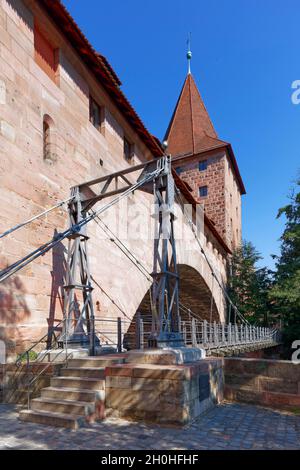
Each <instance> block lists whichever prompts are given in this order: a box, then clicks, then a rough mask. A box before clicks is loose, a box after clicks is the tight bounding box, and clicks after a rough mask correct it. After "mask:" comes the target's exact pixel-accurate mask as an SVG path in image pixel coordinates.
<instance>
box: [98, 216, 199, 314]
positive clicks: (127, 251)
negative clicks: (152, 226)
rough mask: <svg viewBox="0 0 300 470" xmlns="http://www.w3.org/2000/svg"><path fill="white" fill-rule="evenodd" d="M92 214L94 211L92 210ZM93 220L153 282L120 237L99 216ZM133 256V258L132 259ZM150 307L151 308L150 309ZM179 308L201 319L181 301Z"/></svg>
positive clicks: (149, 274) (150, 280)
mask: <svg viewBox="0 0 300 470" xmlns="http://www.w3.org/2000/svg"><path fill="white" fill-rule="evenodd" d="M92 212H93V213H94V214H95V212H94V211H92ZM96 219H97V220H99V222H100V223H101V224H102V225H104V227H105V228H104V227H103V226H102V225H100V223H98V222H97V220H96ZM94 222H96V223H97V225H98V226H99V227H100V228H101V229H102V230H103V231H104V232H106V233H107V232H109V233H110V234H111V235H112V236H113V238H110V240H111V242H112V243H114V244H115V245H116V246H117V247H118V248H119V249H120V250H121V251H122V252H123V253H124V254H125V256H127V258H128V259H129V260H130V261H131V262H132V263H133V264H134V265H135V266H136V267H137V268H138V270H139V271H140V272H141V273H142V274H143V275H144V276H145V277H146V279H147V280H148V281H149V282H151V284H152V283H153V278H152V276H151V273H150V272H149V271H148V269H147V268H146V267H145V266H144V265H143V263H142V262H141V261H140V260H139V259H138V258H137V257H136V255H135V254H134V253H132V251H130V250H129V248H128V247H127V246H126V245H125V244H124V243H123V242H122V240H120V238H118V236H117V235H116V234H115V233H114V232H113V231H112V230H111V229H110V228H109V227H108V226H107V225H106V224H105V223H104V222H103V221H102V220H101V219H100V217H99V216H97V215H96V216H95V219H94ZM116 240H117V241H118V243H119V244H120V245H121V246H119V245H118V243H117V242H116ZM132 258H133V259H132ZM149 293H150V303H151V304H152V308H153V303H152V299H151V289H149ZM152 308H151V310H152ZM179 308H180V310H182V311H185V312H188V313H189V314H191V315H192V316H194V317H195V318H196V319H197V320H198V319H200V320H202V318H201V317H199V315H196V314H195V313H194V312H193V311H192V310H191V309H190V308H188V307H186V306H185V305H184V304H183V303H182V302H179Z"/></svg>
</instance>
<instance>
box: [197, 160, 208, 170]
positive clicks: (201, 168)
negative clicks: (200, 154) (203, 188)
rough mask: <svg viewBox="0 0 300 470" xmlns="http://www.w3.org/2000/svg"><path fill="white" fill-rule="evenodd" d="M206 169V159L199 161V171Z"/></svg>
mask: <svg viewBox="0 0 300 470" xmlns="http://www.w3.org/2000/svg"><path fill="white" fill-rule="evenodd" d="M206 169H207V160H203V161H202V162H199V171H205V170H206Z"/></svg>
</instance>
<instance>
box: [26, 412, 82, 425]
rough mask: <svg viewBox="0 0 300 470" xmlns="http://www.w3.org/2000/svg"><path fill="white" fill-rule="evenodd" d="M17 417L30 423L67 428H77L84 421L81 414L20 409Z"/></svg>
mask: <svg viewBox="0 0 300 470" xmlns="http://www.w3.org/2000/svg"><path fill="white" fill-rule="evenodd" d="M19 419H20V420H21V421H26V422H27V421H30V422H32V423H37V424H47V425H48V426H58V427H63V428H69V429H78V428H79V427H80V426H81V425H83V424H84V423H85V418H84V417H83V416H77V415H68V414H64V413H54V412H50V411H48V412H46V411H34V410H22V411H20V414H19Z"/></svg>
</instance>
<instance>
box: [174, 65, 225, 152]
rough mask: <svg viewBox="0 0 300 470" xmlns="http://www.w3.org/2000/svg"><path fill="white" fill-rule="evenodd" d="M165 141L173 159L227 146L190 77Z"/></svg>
mask: <svg viewBox="0 0 300 470" xmlns="http://www.w3.org/2000/svg"><path fill="white" fill-rule="evenodd" d="M165 140H167V141H168V151H169V152H170V153H171V154H172V155H174V156H175V155H182V154H195V153H198V152H201V151H203V150H206V149H210V148H213V147H220V146H224V144H226V142H223V141H221V140H219V139H218V136H217V133H216V131H215V129H214V127H213V124H212V122H211V120H210V118H209V115H208V112H207V111H206V108H205V105H204V103H203V101H202V98H201V96H200V93H199V90H198V88H197V85H196V83H195V81H194V79H193V76H192V74H191V73H188V75H187V77H186V79H185V82H184V84H183V87H182V90H181V93H180V96H179V99H178V101H177V104H176V107H175V110H174V113H173V116H172V119H171V121H170V124H169V127H168V130H167V132H166V136H165Z"/></svg>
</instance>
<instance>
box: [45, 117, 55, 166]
mask: <svg viewBox="0 0 300 470" xmlns="http://www.w3.org/2000/svg"><path fill="white" fill-rule="evenodd" d="M53 133H54V122H53V120H52V119H51V117H50V116H48V114H45V116H44V119H43V159H44V161H45V162H47V163H53V162H55V161H56V160H57V158H56V153H55V145H54V136H53Z"/></svg>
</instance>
